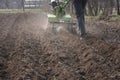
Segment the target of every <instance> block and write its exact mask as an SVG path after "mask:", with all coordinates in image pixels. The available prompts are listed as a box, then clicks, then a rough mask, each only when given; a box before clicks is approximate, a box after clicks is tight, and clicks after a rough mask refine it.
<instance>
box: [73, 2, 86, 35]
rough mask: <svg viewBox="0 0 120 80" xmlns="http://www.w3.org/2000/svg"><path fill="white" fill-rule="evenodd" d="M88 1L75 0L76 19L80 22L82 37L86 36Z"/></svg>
mask: <svg viewBox="0 0 120 80" xmlns="http://www.w3.org/2000/svg"><path fill="white" fill-rule="evenodd" d="M86 3H87V0H73V5H74V7H75V10H76V17H77V20H78V26H79V30H80V31H81V34H80V36H81V37H83V36H84V35H85V34H86V29H85V16H84V13H85V6H86Z"/></svg>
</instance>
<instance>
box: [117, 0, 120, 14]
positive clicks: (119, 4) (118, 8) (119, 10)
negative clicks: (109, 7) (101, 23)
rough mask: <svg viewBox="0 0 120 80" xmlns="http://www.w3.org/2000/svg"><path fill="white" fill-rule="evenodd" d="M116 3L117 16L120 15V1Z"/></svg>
mask: <svg viewBox="0 0 120 80" xmlns="http://www.w3.org/2000/svg"><path fill="white" fill-rule="evenodd" d="M116 1H117V14H118V15H120V1H119V0H116Z"/></svg>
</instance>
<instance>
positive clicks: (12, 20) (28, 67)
mask: <svg viewBox="0 0 120 80" xmlns="http://www.w3.org/2000/svg"><path fill="white" fill-rule="evenodd" d="M46 26H47V17H46V15H45V14H32V13H25V14H0V80H119V79H120V44H119V43H120V42H119V41H120V31H119V30H120V27H119V26H120V23H119V22H104V21H96V22H95V21H93V22H91V21H88V22H87V24H86V26H87V33H88V35H87V37H86V38H84V39H82V40H81V39H80V38H79V37H78V36H77V35H75V34H72V33H70V32H69V31H67V30H60V31H59V32H57V33H54V32H52V31H51V29H50V28H49V26H48V27H46Z"/></svg>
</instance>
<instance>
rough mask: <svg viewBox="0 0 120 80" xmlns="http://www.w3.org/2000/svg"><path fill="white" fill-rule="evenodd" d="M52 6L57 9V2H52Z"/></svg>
mask: <svg viewBox="0 0 120 80" xmlns="http://www.w3.org/2000/svg"><path fill="white" fill-rule="evenodd" d="M51 4H52V7H53V9H55V7H56V6H57V0H51Z"/></svg>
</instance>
